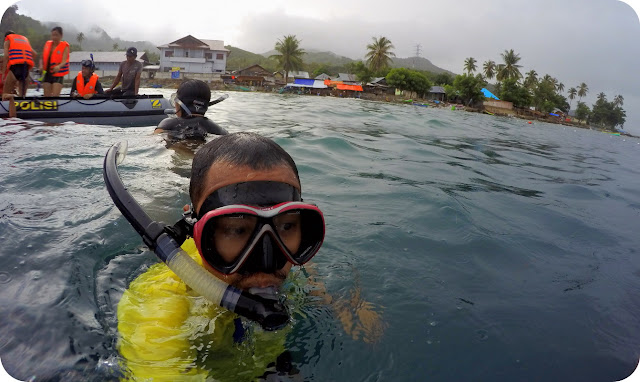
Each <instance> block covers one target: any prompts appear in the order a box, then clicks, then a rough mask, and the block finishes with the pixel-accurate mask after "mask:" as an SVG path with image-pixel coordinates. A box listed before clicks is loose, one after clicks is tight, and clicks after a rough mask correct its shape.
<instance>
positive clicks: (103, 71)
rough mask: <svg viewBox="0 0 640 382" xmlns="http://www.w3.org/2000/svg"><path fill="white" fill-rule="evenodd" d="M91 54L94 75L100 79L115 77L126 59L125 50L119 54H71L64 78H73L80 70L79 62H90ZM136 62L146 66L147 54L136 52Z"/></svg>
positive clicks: (87, 52) (82, 52)
mask: <svg viewBox="0 0 640 382" xmlns="http://www.w3.org/2000/svg"><path fill="white" fill-rule="evenodd" d="M91 54H93V62H94V63H95V64H96V71H95V73H96V74H97V75H98V76H100V77H108V76H116V75H117V74H118V69H119V68H120V64H121V63H122V61H124V60H126V59H127V56H126V51H125V50H123V51H119V52H92V51H78V52H71V53H70V54H69V74H67V75H66V76H65V78H67V79H73V78H75V77H76V76H77V75H78V72H79V71H81V70H82V65H81V62H82V61H83V60H90V59H91ZM136 60H137V61H140V62H141V63H142V65H145V64H147V63H148V58H147V54H146V53H145V52H138V57H137V58H136Z"/></svg>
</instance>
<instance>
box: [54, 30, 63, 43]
mask: <svg viewBox="0 0 640 382" xmlns="http://www.w3.org/2000/svg"><path fill="white" fill-rule="evenodd" d="M51 40H52V41H55V42H60V40H62V35H61V34H60V32H58V31H51Z"/></svg>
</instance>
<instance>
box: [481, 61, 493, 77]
mask: <svg viewBox="0 0 640 382" xmlns="http://www.w3.org/2000/svg"><path fill="white" fill-rule="evenodd" d="M483 70H484V76H485V77H487V79H488V80H490V79H492V78H493V77H495V76H496V63H495V62H493V61H492V60H489V61H485V63H484V65H483Z"/></svg>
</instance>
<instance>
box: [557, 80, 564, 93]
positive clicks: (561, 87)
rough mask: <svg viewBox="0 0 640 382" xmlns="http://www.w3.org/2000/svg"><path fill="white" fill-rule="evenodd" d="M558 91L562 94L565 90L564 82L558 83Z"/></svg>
mask: <svg viewBox="0 0 640 382" xmlns="http://www.w3.org/2000/svg"><path fill="white" fill-rule="evenodd" d="M556 89H557V90H558V93H562V91H563V90H564V84H563V83H562V82H560V83H558V84H557V85H556Z"/></svg>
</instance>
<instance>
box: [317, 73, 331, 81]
mask: <svg viewBox="0 0 640 382" xmlns="http://www.w3.org/2000/svg"><path fill="white" fill-rule="evenodd" d="M329 79H331V77H329V75H328V74H327V73H322V74H319V75H317V76H316V80H329Z"/></svg>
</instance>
